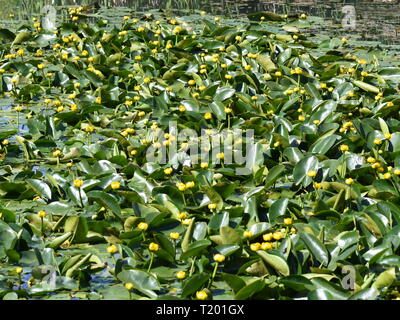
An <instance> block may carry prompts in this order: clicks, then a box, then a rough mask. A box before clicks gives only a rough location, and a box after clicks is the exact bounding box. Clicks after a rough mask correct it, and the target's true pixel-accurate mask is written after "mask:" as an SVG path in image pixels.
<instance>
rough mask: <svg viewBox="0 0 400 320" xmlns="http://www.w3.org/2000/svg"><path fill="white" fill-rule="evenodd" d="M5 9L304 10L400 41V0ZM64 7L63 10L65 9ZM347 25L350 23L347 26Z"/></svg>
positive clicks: (7, 9)
mask: <svg viewBox="0 0 400 320" xmlns="http://www.w3.org/2000/svg"><path fill="white" fill-rule="evenodd" d="M0 4H3V10H2V11H3V12H2V13H0V18H1V16H2V15H3V19H5V18H6V16H5V15H6V14H8V13H11V12H12V13H16V19H14V21H13V22H12V23H14V24H15V25H17V24H19V22H21V21H29V20H30V19H31V17H32V16H37V15H39V14H40V13H41V12H42V13H43V8H44V7H45V6H46V5H52V6H55V7H56V8H57V10H58V12H60V9H62V8H65V7H69V6H78V5H82V6H87V7H88V8H90V9H92V11H96V10H100V12H101V13H103V12H105V9H106V8H121V7H125V8H126V9H127V12H129V11H128V8H129V10H130V11H131V14H135V13H138V12H146V11H149V10H154V9H167V10H168V12H170V13H171V14H176V15H178V14H187V13H192V12H194V10H205V11H207V12H210V13H212V14H217V15H230V16H237V15H243V14H247V13H252V12H257V11H263V10H266V11H272V12H276V13H281V14H285V13H295V12H304V13H307V14H309V15H313V16H318V17H322V18H324V19H325V20H326V22H328V25H330V27H327V28H324V29H318V30H316V31H318V32H319V33H324V32H327V33H332V32H333V33H335V31H336V32H339V31H341V32H343V31H345V32H346V33H348V34H354V35H358V36H360V37H361V40H380V41H382V42H383V43H386V44H390V43H400V37H399V36H400V15H399V12H400V0H342V1H341V0H325V1H317V0H81V1H80V0H11V1H5V0H0ZM61 11H62V10H61ZM343 26H346V28H349V29H346V30H344V28H343Z"/></svg>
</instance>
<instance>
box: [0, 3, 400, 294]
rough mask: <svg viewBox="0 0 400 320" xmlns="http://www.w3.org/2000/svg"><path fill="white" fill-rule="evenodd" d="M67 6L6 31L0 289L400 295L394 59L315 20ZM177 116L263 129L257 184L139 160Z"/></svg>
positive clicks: (0, 55)
mask: <svg viewBox="0 0 400 320" xmlns="http://www.w3.org/2000/svg"><path fill="white" fill-rule="evenodd" d="M69 14H70V21H68V22H63V23H61V24H60V25H58V26H57V28H56V29H55V30H44V29H43V28H42V26H41V24H40V22H38V21H33V22H32V24H31V25H23V26H21V27H20V28H19V29H18V30H17V31H15V32H13V31H11V30H8V29H4V28H3V29H0V39H1V40H0V41H1V42H0V94H1V96H0V106H1V113H2V114H1V115H0V145H1V146H0V270H1V272H0V298H3V299H18V298H19V299H32V298H34V299H37V298H40V299H68V298H79V299H199V300H205V299H312V300H315V299H317V300H318V299H397V298H398V297H400V294H399V292H398V286H399V281H398V278H397V273H398V268H399V266H400V256H399V245H400V226H399V223H400V209H399V207H398V204H399V196H400V194H399V188H400V184H399V182H400V153H399V152H400V122H399V120H398V118H399V106H400V95H399V83H400V69H399V66H398V65H396V64H395V63H391V62H389V60H388V61H385V60H383V59H381V58H380V57H379V56H378V55H377V54H376V52H374V51H372V52H371V51H369V49H368V48H367V49H365V48H362V47H355V46H353V45H352V41H351V40H350V41H349V40H348V39H345V38H343V39H338V38H326V39H324V40H323V41H320V39H319V38H315V37H314V36H313V35H311V34H308V33H307V32H306V30H304V29H302V28H301V25H302V23H304V22H305V21H307V20H309V19H310V18H309V17H307V16H306V15H292V16H281V15H277V14H272V13H269V12H260V13H256V14H251V15H249V16H248V17H245V18H243V19H240V20H237V21H233V20H229V19H227V18H220V17H214V16H210V15H208V14H207V13H205V12H201V13H200V14H196V15H192V16H188V17H180V18H174V17H167V16H163V15H162V14H158V16H157V15H153V14H146V15H143V16H138V17H132V16H125V17H120V19H119V20H118V21H112V22H110V21H106V20H103V19H99V20H97V21H96V22H95V23H87V22H85V21H86V20H85V12H84V9H83V8H74V9H71V10H70V11H69ZM171 122H176V123H177V125H178V128H179V130H183V129H192V130H195V131H196V132H197V133H198V134H199V135H200V132H201V131H202V130H206V131H207V132H208V133H210V134H211V135H212V134H217V133H218V132H221V131H222V130H228V131H229V130H231V131H232V130H235V129H240V130H248V129H251V130H253V132H254V144H253V146H252V149H251V152H250V154H248V155H247V156H248V163H247V166H248V168H250V172H249V174H246V175H238V174H236V172H237V171H236V169H237V167H238V166H239V164H235V163H233V164H232V163H224V153H223V152H219V153H218V154H217V155H218V156H217V157H218V159H217V160H218V161H216V159H213V158H211V159H210V160H209V161H207V162H204V161H203V162H199V163H191V162H190V161H189V162H183V163H182V162H179V161H175V162H173V163H172V164H171V163H165V164H164V163H161V162H157V161H154V162H150V161H147V157H146V152H147V150H148V149H149V148H155V149H160V148H161V147H162V146H163V145H164V146H169V145H170V144H172V143H177V144H178V148H180V152H181V153H186V151H187V150H189V148H190V145H191V144H192V143H193V140H191V139H190V138H187V140H185V141H183V140H182V139H177V136H176V135H174V133H172V132H168V129H169V124H170V123H171ZM161 131H162V132H165V134H164V138H163V140H162V142H161V143H160V142H159V141H158V140H157V141H156V139H155V137H156V136H157V134H158V132H161ZM236 142H237V143H246V141H242V140H240V141H236ZM209 151H210V152H211V151H212V150H209Z"/></svg>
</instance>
